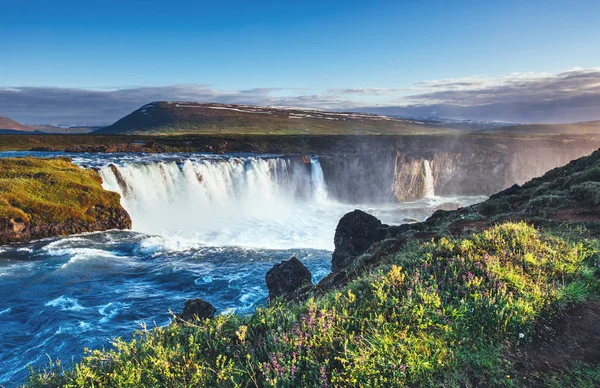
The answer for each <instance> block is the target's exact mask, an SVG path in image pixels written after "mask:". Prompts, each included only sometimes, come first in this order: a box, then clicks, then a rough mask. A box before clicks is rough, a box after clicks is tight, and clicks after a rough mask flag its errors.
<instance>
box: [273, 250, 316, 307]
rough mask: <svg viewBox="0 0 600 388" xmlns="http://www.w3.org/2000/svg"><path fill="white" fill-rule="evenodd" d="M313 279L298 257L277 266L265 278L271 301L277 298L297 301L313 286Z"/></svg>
mask: <svg viewBox="0 0 600 388" xmlns="http://www.w3.org/2000/svg"><path fill="white" fill-rule="evenodd" d="M311 279H312V275H311V273H310V271H309V269H308V268H306V267H305V266H304V264H302V263H301V262H300V260H298V259H297V258H296V257H292V258H291V259H289V260H287V261H282V262H281V263H279V264H275V265H274V266H273V268H271V269H270V270H269V272H267V275H266V277H265V280H266V281H267V288H268V289H269V300H273V299H275V298H277V297H284V298H286V299H296V298H298V296H299V295H300V294H302V293H304V292H305V291H308V289H310V288H311V287H312V286H313V284H312V280H311Z"/></svg>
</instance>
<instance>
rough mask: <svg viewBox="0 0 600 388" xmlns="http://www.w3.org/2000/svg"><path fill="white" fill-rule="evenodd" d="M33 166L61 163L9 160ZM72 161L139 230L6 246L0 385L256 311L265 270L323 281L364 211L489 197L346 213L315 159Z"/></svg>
mask: <svg viewBox="0 0 600 388" xmlns="http://www.w3.org/2000/svg"><path fill="white" fill-rule="evenodd" d="M25 155H33V156H42V157H47V156H57V155H61V154H60V153H23V152H16V153H15V152H0V157H19V156H25ZM67 156H70V157H72V158H73V160H74V162H75V163H78V164H79V165H81V166H87V167H94V168H97V169H99V171H100V175H101V176H102V177H103V178H104V187H105V188H106V189H108V190H113V191H117V192H119V193H120V194H121V196H122V199H121V203H122V205H123V206H124V207H125V209H126V210H127V211H128V212H129V213H130V215H131V217H132V220H133V231H107V232H98V233H89V234H83V235H77V236H70V237H65V238H58V239H47V240H42V241H37V242H33V243H30V244H24V245H20V246H0V385H4V386H15V385H19V384H22V383H23V382H24V381H25V379H26V377H27V375H28V372H27V367H28V366H32V367H34V368H39V367H43V366H45V365H47V364H48V361H49V360H50V359H51V360H56V359H60V360H61V362H62V364H63V365H65V364H66V365H68V364H70V363H72V362H74V361H77V360H78V357H81V355H82V354H83V349H84V348H90V349H97V348H102V347H108V346H110V344H111V340H112V339H113V338H115V337H122V338H124V339H128V338H130V336H131V334H132V333H133V331H135V330H136V329H138V328H140V325H141V324H142V323H145V324H146V325H148V326H149V327H152V326H154V325H156V326H161V325H166V324H168V323H169V322H170V319H171V315H170V313H169V311H172V312H174V313H178V312H180V311H181V310H182V308H183V304H184V302H185V301H186V300H187V299H190V298H203V299H205V300H207V301H209V302H210V303H212V304H213V305H214V306H215V307H216V308H217V311H218V313H226V312H230V311H235V312H241V313H245V312H251V311H252V310H253V309H254V308H255V306H257V305H261V304H264V303H265V300H266V297H267V294H268V291H267V289H266V285H265V274H266V272H267V271H268V270H269V269H270V268H271V267H272V266H273V265H274V264H275V263H278V262H280V261H282V260H287V259H289V258H290V257H291V256H292V255H295V256H297V257H298V258H299V259H300V260H301V261H302V262H303V263H304V264H305V265H306V266H307V267H308V268H309V269H310V270H311V272H312V274H313V277H314V279H313V280H314V281H315V282H316V281H318V280H319V279H321V278H322V277H323V276H325V275H326V274H327V273H329V271H330V268H331V251H332V250H333V235H334V232H335V227H336V225H337V222H338V220H339V219H340V218H341V216H342V215H343V214H345V213H346V212H348V211H351V210H353V209H355V208H361V209H364V210H367V211H369V212H371V213H373V214H375V215H376V216H377V217H379V218H380V219H382V221H384V222H386V223H388V224H394V223H396V224H397V223H401V222H402V220H403V219H404V218H405V217H410V218H417V219H424V218H425V217H427V216H428V215H430V214H431V213H432V212H433V209H434V208H435V207H436V206H438V205H439V204H441V203H443V202H448V201H451V202H455V201H457V200H458V201H460V202H461V203H462V204H463V205H465V204H469V203H472V202H475V201H478V200H481V198H459V199H457V198H438V197H432V198H425V199H423V200H420V201H415V202H411V203H404V204H389V205H386V206H382V205H377V206H373V205H364V204H344V203H338V202H337V201H335V199H332V198H327V193H326V177H325V178H323V174H322V171H317V170H315V168H318V169H320V166H319V163H318V160H315V159H313V160H312V161H311V169H312V170H307V169H306V168H305V166H299V165H296V164H294V163H293V162H290V161H289V160H284V159H283V158H278V157H277V156H275V155H267V156H264V155H263V156H260V157H258V156H256V155H224V156H215V155H202V154H167V155H160V154H152V155H147V154H112V155H105V154H67ZM298 163H299V162H298ZM109 164H114V165H116V166H117V168H118V170H119V172H120V174H121V180H124V181H125V182H126V187H122V186H120V185H119V183H118V180H117V179H115V176H114V175H113V170H112V169H111V168H109V167H108V165H109Z"/></svg>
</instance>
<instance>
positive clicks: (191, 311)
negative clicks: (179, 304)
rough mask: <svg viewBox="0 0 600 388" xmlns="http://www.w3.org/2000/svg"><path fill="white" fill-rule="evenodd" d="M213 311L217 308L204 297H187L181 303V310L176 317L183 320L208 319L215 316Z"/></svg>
mask: <svg viewBox="0 0 600 388" xmlns="http://www.w3.org/2000/svg"><path fill="white" fill-rule="evenodd" d="M215 312H217V309H216V308H214V306H213V305H212V304H210V303H208V302H207V301H205V300H204V299H188V300H187V301H186V302H185V304H184V305H183V312H182V313H181V314H179V316H178V317H179V318H181V319H183V320H184V321H192V320H194V319H207V318H208V319H210V318H212V317H214V316H215Z"/></svg>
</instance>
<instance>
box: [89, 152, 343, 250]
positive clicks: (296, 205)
mask: <svg viewBox="0 0 600 388" xmlns="http://www.w3.org/2000/svg"><path fill="white" fill-rule="evenodd" d="M100 175H101V176H102V179H103V181H104V187H105V188H106V189H108V190H112V191H116V192H118V193H120V194H121V196H122V204H123V207H124V208H125V209H126V210H127V211H128V212H129V213H130V215H131V217H132V220H133V229H134V230H136V231H140V232H146V233H153V234H160V235H161V236H163V237H164V236H169V237H172V238H176V239H177V240H178V243H181V241H182V238H183V239H186V240H187V242H190V241H193V242H194V244H198V243H200V244H204V245H212V246H215V245H216V246H223V245H237V246H247V247H261V248H264V247H269V248H294V247H303V248H306V247H312V248H329V247H331V245H332V236H331V233H323V230H321V228H320V227H321V226H322V225H324V223H323V222H322V221H319V219H318V215H319V214H318V212H317V211H316V207H317V205H318V206H319V207H320V211H323V210H325V211H328V210H332V209H331V207H329V208H328V207H327V205H326V204H324V201H325V200H326V198H327V192H326V186H325V181H324V178H323V171H322V170H321V166H320V164H319V162H318V159H317V158H313V159H311V161H310V164H305V163H303V162H301V161H299V160H295V159H293V160H292V159H287V158H257V157H250V158H227V159H216V160H215V159H206V160H186V161H184V162H182V163H176V162H174V161H173V162H168V163H167V162H157V163H148V164H139V163H136V164H126V165H122V166H116V165H112V166H105V167H104V168H102V169H101V170H100ZM324 208H325V209H324ZM309 225H312V227H308V226H309ZM330 226H331V225H327V227H328V228H329V227H330ZM330 229H331V231H333V230H334V229H333V228H330Z"/></svg>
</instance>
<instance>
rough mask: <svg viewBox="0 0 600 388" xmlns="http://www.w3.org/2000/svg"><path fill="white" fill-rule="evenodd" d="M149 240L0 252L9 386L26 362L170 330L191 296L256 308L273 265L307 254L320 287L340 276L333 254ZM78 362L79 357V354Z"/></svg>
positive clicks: (89, 237) (117, 235) (95, 238)
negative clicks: (150, 329) (162, 246)
mask: <svg viewBox="0 0 600 388" xmlns="http://www.w3.org/2000/svg"><path fill="white" fill-rule="evenodd" d="M147 238H148V236H146V235H143V234H139V233H135V232H116V231H113V232H105V233H92V234H86V235H80V236H76V237H69V238H62V239H58V240H50V241H41V242H37V243H33V244H28V245H25V246H22V247H10V248H6V247H4V248H2V250H3V251H2V252H1V253H0V298H1V300H2V302H1V304H0V338H1V339H2V340H1V341H2V347H1V350H0V366H1V367H0V381H1V382H2V384H4V385H12V384H14V383H20V382H22V381H23V380H24V378H25V377H26V376H27V369H26V366H27V365H28V364H29V365H34V366H43V365H45V364H47V362H48V359H49V358H51V359H53V360H55V359H57V358H58V359H61V360H63V361H66V362H67V363H68V362H70V361H71V360H72V359H73V357H78V356H79V355H81V354H82V353H83V349H84V348H86V347H87V348H100V347H102V346H107V345H109V344H110V340H111V338H113V337H122V338H129V336H130V335H131V333H132V331H133V330H135V329H136V328H138V327H139V324H140V323H141V322H145V323H146V324H148V326H153V325H165V324H168V323H169V321H170V319H171V316H170V314H169V310H171V311H173V312H175V313H177V312H180V311H181V310H182V308H183V303H184V302H185V300H187V299H189V298H198V297H199V298H203V299H206V300H207V301H209V302H210V303H212V304H213V305H214V306H215V307H216V308H217V309H218V311H219V312H225V311H230V310H235V311H238V312H249V311H251V310H252V308H253V307H254V306H255V305H256V304H263V303H264V302H265V299H266V297H267V290H266V288H265V284H264V283H265V282H264V277H265V274H266V272H267V271H268V269H269V268H271V266H273V264H275V263H276V262H279V261H281V260H285V259H288V258H289V257H290V256H291V255H297V257H298V258H300V259H301V260H302V261H303V262H304V263H305V264H306V265H307V266H308V268H309V269H310V270H311V271H312V272H313V275H314V277H315V279H314V280H315V281H317V280H318V279H319V278H321V277H322V276H324V275H325V274H327V273H328V272H329V270H330V252H328V251H323V250H310V249H295V250H260V249H248V248H235V247H203V248H197V249H187V250H183V251H176V252H171V251H160V250H158V251H154V252H153V251H152V250H148V249H145V248H144V247H143V246H142V244H143V242H144V241H146V239H147ZM75 359H76V358H75Z"/></svg>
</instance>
